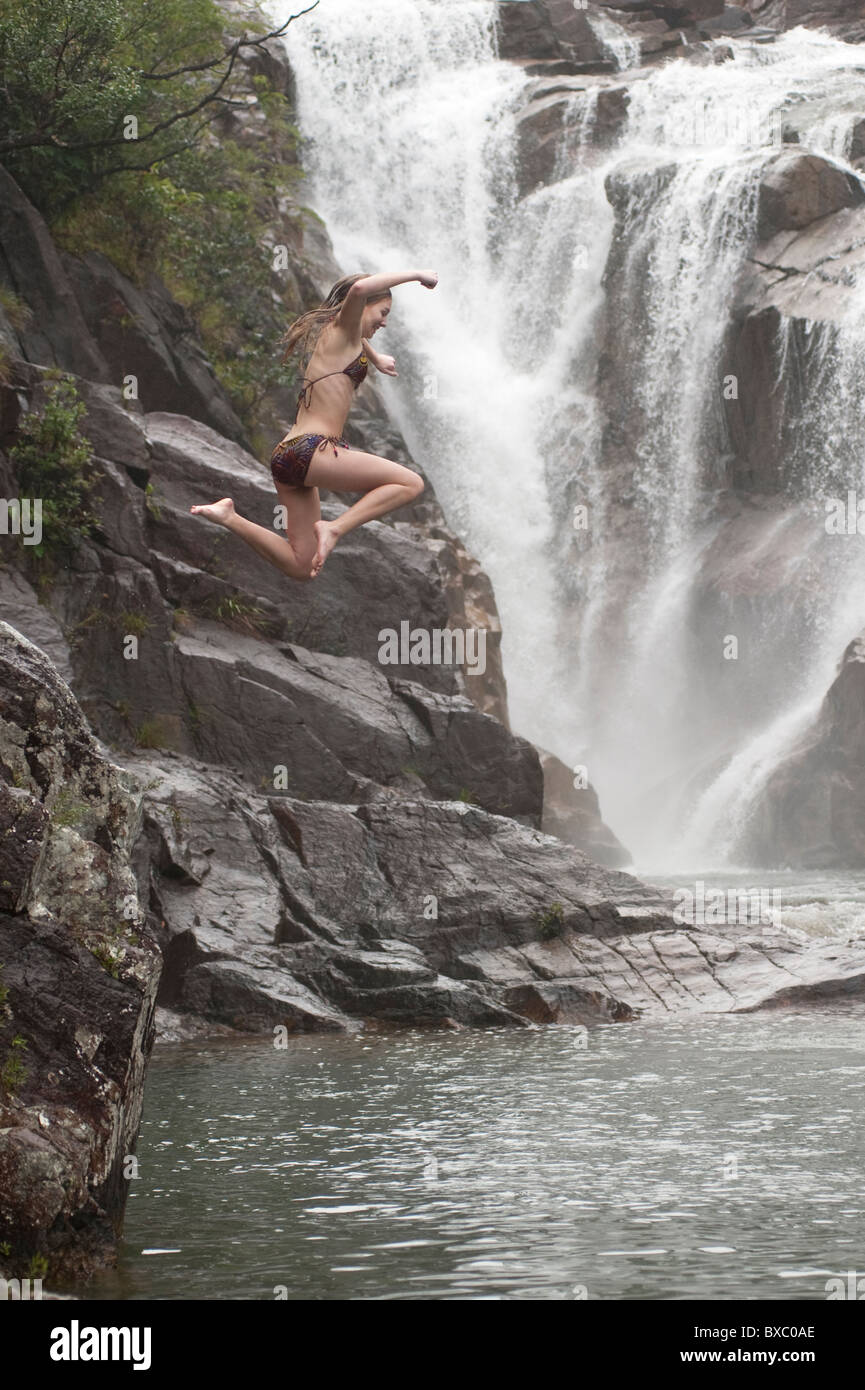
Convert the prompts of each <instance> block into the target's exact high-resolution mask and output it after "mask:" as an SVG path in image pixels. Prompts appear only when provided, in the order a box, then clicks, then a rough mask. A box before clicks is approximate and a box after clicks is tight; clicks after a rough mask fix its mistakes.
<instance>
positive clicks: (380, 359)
mask: <svg viewBox="0 0 865 1390" xmlns="http://www.w3.org/2000/svg"><path fill="white" fill-rule="evenodd" d="M360 341H361V342H362V343H363V350H364V352H365V353H366V355H367V357H368V358H369V360H370V362H371V363H372V365H373V366H374V367H375V369H376V371H377V372H382V373H383V374H384V375H385V376H396V371H395V370H394V368H395V363H394V360H393V358H392V357H387V356H385V355H383V354H382V353H380V352H376V350H375V348H374V347H373V345H372V343H371V342H370V341H369V339H368V338H361V340H360Z"/></svg>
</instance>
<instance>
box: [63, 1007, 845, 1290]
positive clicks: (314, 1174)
mask: <svg viewBox="0 0 865 1390" xmlns="http://www.w3.org/2000/svg"><path fill="white" fill-rule="evenodd" d="M863 1080H865V1004H846V1005H839V1006H836V1007H833V1008H827V1009H824V1010H820V1011H817V1010H809V1011H808V1012H807V1013H806V1012H802V1013H796V1012H784V1013H778V1012H767V1013H765V1014H752V1015H740V1016H713V1017H701V1018H697V1019H694V1020H691V1021H678V1022H674V1023H661V1024H653V1025H651V1026H650V1025H648V1024H645V1023H638V1024H627V1025H612V1026H608V1027H604V1028H601V1029H598V1030H596V1031H593V1032H591V1033H590V1034H588V1035H587V1036H586V1035H583V1034H582V1033H581V1032H580V1031H579V1030H577V1029H574V1028H569V1027H563V1026H555V1027H547V1028H545V1029H538V1030H530V1031H510V1030H494V1031H489V1032H475V1033H459V1034H453V1033H422V1032H412V1033H404V1034H399V1035H395V1036H387V1037H385V1036H378V1037H372V1036H362V1035H359V1036H356V1037H352V1038H344V1037H302V1038H298V1039H297V1040H296V1041H292V1042H291V1044H290V1046H289V1047H288V1049H287V1050H285V1051H277V1050H275V1049H274V1048H273V1046H272V1045H271V1044H270V1042H269V1041H268V1040H266V1039H253V1040H249V1041H243V1042H241V1043H237V1042H230V1043H226V1042H222V1041H220V1042H209V1043H206V1044H201V1043H198V1044H193V1043H187V1044H175V1045H171V1046H163V1047H162V1048H158V1049H157V1051H156V1053H155V1055H154V1059H153V1063H152V1066H151V1070H150V1075H149V1080H148V1085H147V1096H146V1105H145V1114H144V1122H143V1126H142V1133H141V1139H140V1142H139V1146H138V1157H139V1160H140V1165H141V1172H140V1177H139V1178H138V1179H137V1180H136V1181H134V1182H133V1183H132V1185H131V1196H130V1200H129V1204H128V1208H127V1221H126V1233H125V1240H124V1242H123V1245H122V1249H121V1258H120V1265H119V1268H118V1270H117V1271H116V1272H113V1273H111V1274H109V1275H106V1276H104V1277H102V1278H101V1280H100V1281H99V1282H98V1283H97V1284H95V1285H90V1286H89V1287H88V1289H87V1290H86V1291H83V1292H84V1294H85V1296H86V1297H96V1298H105V1297H110V1298H116V1297H123V1298H131V1299H149V1298H160V1299H163V1298H167V1299H187V1298H227V1299H273V1298H274V1297H275V1293H274V1290H275V1289H279V1288H280V1287H282V1288H284V1290H285V1291H286V1293H287V1296H288V1298H289V1299H344V1298H350V1299H515V1298H517V1299H574V1298H578V1297H582V1296H583V1295H582V1293H581V1290H582V1289H585V1291H586V1293H585V1296H587V1297H588V1298H589V1299H633V1298H637V1299H693V1298H705V1299H730V1298H750V1299H775V1298H782V1299H793V1300H804V1299H818V1300H822V1299H825V1297H826V1292H825V1282H826V1280H827V1278H829V1277H830V1276H831V1275H835V1274H839V1273H842V1274H846V1272H847V1271H848V1270H857V1271H859V1272H860V1273H863V1274H865V1190H863V1171H862V1167H863V1153H865V1143H863V1140H865V1116H863V1106H862V1086H863Z"/></svg>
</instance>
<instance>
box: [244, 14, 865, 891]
mask: <svg viewBox="0 0 865 1390" xmlns="http://www.w3.org/2000/svg"><path fill="white" fill-rule="evenodd" d="M271 8H272V9H273V10H274V11H275V12H276V13H277V14H279V15H280V16H281V15H282V13H283V8H284V7H282V4H281V0H279V2H278V3H277V0H272V4H271ZM286 12H287V11H286ZM495 20H496V5H495V3H494V0H412V3H410V4H408V3H405V0H367V3H364V4H362V5H361V4H358V3H357V0H321V4H320V5H319V6H318V8H317V9H316V10H315V11H314V12H313V13H312V14H310V15H307V16H304V17H303V18H302V19H301V20H298V21H297V23H296V24H295V25H293V26H292V28H291V30H290V33H289V37H288V50H289V55H290V58H291V62H292V65H293V67H294V70H295V73H296V76H297V87H298V105H299V120H300V125H301V129H302V131H303V134H304V136H305V139H306V149H305V159H306V163H307V167H308V170H309V185H308V198H309V201H310V202H311V204H312V205H313V206H314V207H315V208H316V209H317V210H318V211H319V212H320V213H321V214H322V216H323V217H324V218H325V221H326V223H327V226H328V229H329V231H330V233H331V236H332V238H333V242H334V246H335V250H336V254H337V257H338V259H339V261H340V262H341V264H342V265H343V266H344V268H345V269H346V270H351V269H355V268H356V267H367V268H371V269H377V268H380V267H382V266H387V267H391V266H393V267H395V268H401V267H406V268H408V267H413V266H418V265H421V266H422V265H432V266H434V267H436V268H437V269H438V270H439V272H440V275H441V281H440V285H439V288H438V289H437V290H436V291H435V292H434V293H432V294H430V293H428V292H427V291H425V290H423V289H421V288H419V287H418V286H416V285H413V286H408V287H403V288H401V289H399V290H397V292H396V296H395V306H394V312H393V314H392V317H391V322H390V323H389V325H388V335H387V336H388V338H389V339H390V341H391V346H392V348H393V349H394V350H395V353H396V356H397V358H398V362H399V366H400V373H401V375H400V379H399V380H398V381H396V382H394V381H387V382H385V383H384V388H383V389H384V391H385V394H386V397H387V400H388V402H389V404H390V406H391V408H392V410H393V414H394V416H395V418H396V420H397V421H398V423H399V424H400V426H401V428H402V430H403V432H404V434H405V436H406V438H407V439H408V442H409V444H410V447H411V448H412V451H413V453H414V455H415V457H416V458H417V459H418V461H419V462H420V463H421V464H422V465H423V467H424V469H425V470H426V471H427V472H428V473H429V475H430V477H431V478H432V480H433V483H434V485H435V488H436V491H437V492H438V494H439V496H440V497H441V499H442V503H443V505H444V507H445V511H446V513H447V515H448V517H449V519H450V521H451V524H452V525H453V526H454V527H455V529H456V530H457V531H459V532H460V533H462V534H463V535H464V536H465V538H466V539H467V541H468V544H469V545H470V547H471V548H472V550H473V551H474V552H475V553H476V554H477V555H478V556H479V557H480V559H481V561H482V563H483V564H484V566H485V568H486V569H487V570H488V572H489V573H490V575H491V578H492V580H493V584H494V588H495V593H496V598H497V601H498V605H499V609H500V611H501V614H502V619H503V629H504V636H503V657H504V663H505V674H506V676H507V680H508V687H509V700H510V708H511V715H512V722H513V725H514V728H515V729H516V730H517V731H519V732H520V733H522V734H525V735H526V736H527V737H529V738H531V739H532V740H533V741H535V742H536V743H538V744H540V745H541V746H544V747H547V748H550V749H552V750H553V751H554V752H556V753H558V754H559V756H560V757H561V758H562V759H563V760H564V761H566V762H567V763H568V764H570V765H573V764H574V763H576V762H587V763H588V766H589V773H590V776H591V778H592V780H593V782H594V784H595V786H596V787H597V789H598V791H599V794H600V797H601V805H602V809H603V811H604V814H605V817H606V819H607V821H608V822H609V823H610V824H611V825H612V827H613V829H614V830H615V831H616V832H617V833H618V834H619V835H620V836H621V837H622V839H623V840H624V841H625V843H626V844H627V845H628V846H629V847H630V848H631V850H632V851H633V852H634V853H635V856H636V858H637V859H638V861H639V862H641V863H652V864H653V865H655V866H656V867H658V868H669V867H670V866H673V867H675V868H681V867H682V866H683V865H687V864H689V863H696V862H704V861H705V860H706V859H707V857H710V858H712V859H713V860H714V862H723V861H724V860H725V859H726V858H729V857H732V858H733V859H735V858H736V857H738V858H742V857H743V846H742V845H741V844H737V843H736V833H735V832H736V826H737V824H738V822H739V820H740V819H741V811H742V807H743V804H744V803H746V802H748V801H753V800H754V799H755V798H756V797H758V796H759V793H760V789H761V787H762V786H763V784H764V782H765V779H766V777H767V776H768V774H769V773H770V772H771V771H772V768H773V767H775V766H776V765H777V763H778V761H779V760H780V759H781V758H782V757H783V755H784V753H785V751H786V750H787V749H788V747H789V746H790V742H791V740H792V739H793V738H794V737H795V736H796V734H797V733H799V732H800V731H801V730H802V729H803V728H805V727H807V725H808V723H809V722H810V721H811V720H812V719H813V717H814V715H815V713H816V710H817V708H818V705H819V700H820V698H821V697H822V695H823V694H824V693H825V691H826V689H827V687H828V685H829V684H830V682H831V680H832V679H833V676H834V674H835V669H836V665H837V662H838V659H839V657H840V655H841V652H842V651H843V649H844V647H845V645H846V643H847V642H848V641H849V640H850V638H851V637H852V636H854V635H855V634H856V632H857V631H858V630H859V629H860V628H861V626H862V622H863V605H862V601H861V598H860V595H861V593H862V592H863V588H865V551H863V550H862V547H861V546H859V545H857V546H855V547H854V546H852V545H851V546H844V545H843V544H842V543H838V544H836V545H834V547H833V546H832V545H831V544H830V545H829V547H828V548H827V545H826V543H825V542H826V537H825V535H823V534H822V532H820V531H819V527H815V542H814V545H813V546H812V547H805V552H806V553H803V554H802V556H801V559H800V561H799V563H798V569H797V570H796V572H795V573H794V574H793V575H792V576H791V580H792V581H795V588H794V590H792V591H791V594H792V593H795V599H794V598H792V597H791V601H790V602H789V603H788V604H787V605H786V607H785V606H784V605H783V604H779V603H778V602H777V600H774V601H772V600H770V601H769V604H768V606H767V607H766V608H765V609H761V608H760V606H759V604H755V605H754V608H753V612H751V613H749V614H745V616H744V618H743V613H742V608H741V605H740V606H739V608H738V609H736V611H735V612H731V613H730V614H729V616H726V615H723V620H724V621H725V622H729V623H735V624H736V625H735V626H726V627H723V628H722V631H733V632H739V633H740V636H741V640H742V642H743V647H744V650H745V651H751V652H756V653H759V655H758V656H756V657H755V658H754V659H751V660H747V659H745V660H742V661H740V662H739V663H737V666H736V668H735V669H733V668H732V664H731V663H726V666H727V667H729V668H730V669H725V670H724V672H723V674H722V675H721V676H719V675H717V674H716V675H715V676H714V677H713V676H712V674H711V670H710V672H709V674H707V672H706V669H705V668H706V664H707V662H706V651H707V648H706V643H707V641H709V640H710V637H709V638H707V637H706V635H705V634H703V633H700V632H699V631H698V630H695V629H699V624H700V619H699V602H700V591H699V574H700V566H701V560H702V556H703V554H704V553H705V550H706V548H707V546H708V545H709V544H710V543H711V542H712V540H713V538H714V536H715V534H716V532H717V527H718V522H717V519H714V513H713V510H712V497H713V495H714V490H715V489H716V487H717V479H718V477H719V476H720V473H721V471H722V467H723V451H724V447H725V441H724V440H723V439H721V438H720V437H719V430H718V420H717V402H716V401H715V399H714V395H715V390H716V385H717V382H718V379H719V353H720V350H721V344H722V341H723V337H724V328H725V324H726V322H727V319H728V315H729V308H730V303H731V296H732V292H733V284H734V281H735V279H736V275H737V272H738V270H739V269H740V268H741V266H742V265H743V263H744V261H745V259H746V257H747V255H748V253H749V250H750V248H751V246H752V244H753V240H754V235H755V211H756V190H757V185H758V181H759V177H760V171H761V169H762V167H763V165H764V164H765V161H766V159H767V158H770V157H772V156H774V155H775V154H777V152H778V148H779V140H780V138H781V134H782V131H783V128H784V127H785V126H787V127H791V128H795V129H796V130H797V131H798V133H799V139H800V145H799V148H800V149H801V150H809V151H816V152H819V153H821V154H823V155H824V156H825V157H827V158H831V159H833V160H836V161H838V162H840V163H841V164H842V165H844V161H845V160H846V157H847V154H848V152H849V149H850V140H851V134H852V130H853V126H854V122H855V121H856V119H857V118H859V116H860V115H861V111H862V109H863V102H865V61H863V60H865V49H863V47H861V46H859V47H857V46H856V45H850V44H845V43H842V42H840V41H836V40H833V39H831V38H828V37H827V36H826V35H823V34H820V33H815V32H813V31H807V30H804V29H798V30H794V31H792V32H790V33H788V34H786V35H783V36H781V37H780V38H779V39H778V40H777V41H776V42H774V43H761V42H757V41H748V40H744V39H740V40H737V41H736V43H735V45H734V52H735V57H734V58H733V59H732V60H728V61H724V62H718V63H714V62H709V63H707V64H702V65H700V64H696V63H693V62H690V63H689V62H684V61H673V62H667V63H665V64H663V65H661V66H657V67H653V68H651V69H636V68H635V66H634V64H635V63H636V62H637V61H638V55H637V54H636V52H635V50H634V46H633V41H632V40H631V39H629V38H628V35H627V32H626V31H624V30H622V28H621V26H619V25H617V24H616V23H615V22H614V21H612V20H610V19H609V18H608V17H607V16H603V15H600V16H592V20H591V22H592V24H593V26H594V27H595V30H596V32H597V33H598V36H599V38H600V39H601V41H602V42H603V43H604V45H605V46H606V49H607V51H608V52H609V53H610V54H611V55H612V56H613V57H614V59H615V61H616V63H617V65H618V67H619V69H620V70H621V76H620V78H618V79H617V80H619V81H622V82H627V84H628V91H629V95H630V105H629V108H628V113H627V119H626V121H625V122H624V124H623V126H622V129H621V131H620V133H619V135H618V138H617V140H616V141H615V143H614V144H613V146H612V148H611V147H609V145H608V146H607V147H604V148H598V147H597V146H596V144H595V143H594V130H595V124H596V118H597V103H598V92H597V86H596V85H595V86H594V87H593V86H592V84H591V82H589V88H588V90H587V91H585V92H577V93H575V94H574V95H573V96H572V97H571V98H570V99H569V100H570V110H569V112H568V115H567V119H566V121H565V123H564V135H563V138H562V143H561V147H560V150H559V164H558V174H559V177H558V180H557V181H556V182H554V183H553V184H551V185H550V186H548V187H542V188H538V189H536V190H535V191H533V192H531V193H530V194H529V195H528V196H526V197H523V198H520V197H519V196H518V185H517V177H516V169H515V157H516V156H515V151H516V148H517V144H516V142H517V119H518V115H519V112H520V109H521V106H522V105H523V104H524V100H525V95H526V92H527V90H528V79H526V77H525V75H524V73H523V72H522V70H521V69H520V68H519V66H518V65H515V64H511V63H506V62H503V61H500V60H499V59H498V58H497V56H496V38H495ZM718 46H719V47H720V48H726V41H719V44H718ZM788 148H789V146H788ZM664 167H666V168H667V169H668V171H671V174H670V176H669V177H667V176H665V179H664V180H662V183H661V185H655V184H651V185H648V186H647V185H645V183H643V184H641V183H640V180H639V177H638V176H639V174H640V173H641V171H642V172H645V171H646V170H647V169H661V168H664ZM844 167H848V166H846V165H845V166H844ZM614 170H619V171H620V172H621V171H622V170H625V171H626V172H625V175H624V176H625V177H626V178H628V179H630V180H631V187H632V197H631V198H630V201H629V206H628V212H627V227H626V235H625V239H626V243H627V245H626V254H625V258H624V262H623V265H622V267H621V270H620V272H619V275H618V276H617V283H616V293H617V294H618V295H619V300H618V303H619V305H620V314H621V317H620V319H619V320H618V321H619V322H620V325H621V330H622V334H623V335H624V339H625V341H627V342H628V343H629V349H628V350H629V352H630V354H631V357H630V359H629V362H628V376H627V380H626V381H624V382H623V383H622V389H623V390H626V391H627V392H628V393H630V394H632V396H633V398H634V400H635V402H637V403H638V404H639V407H640V409H641V411H642V418H644V419H645V420H646V422H647V424H646V428H645V430H644V431H643V433H642V436H641V438H640V440H639V442H638V445H637V447H636V452H635V456H634V458H633V461H632V476H631V483H632V492H633V495H632V497H631V499H630V503H629V505H630V506H632V507H633V508H634V509H635V510H634V513H633V515H634V516H635V517H636V518H637V519H638V521H639V530H640V533H641V535H642V536H643V537H644V540H645V542H646V545H647V553H646V557H645V566H644V570H643V580H644V582H643V583H642V585H638V586H635V587H634V589H633V592H631V593H630V594H629V595H628V596H627V597H626V598H625V599H624V600H623V597H622V595H621V593H619V592H617V591H616V587H615V585H614V584H612V583H611V579H610V577H611V575H612V574H614V572H615V567H616V558H617V553H619V554H620V553H621V548H622V547H623V546H625V547H627V546H628V545H629V544H632V543H634V542H633V540H632V539H629V537H628V533H627V532H625V533H624V534H623V530H622V524H621V515H620V499H619V497H618V496H617V495H616V494H615V493H611V489H610V485H609V479H608V477H607V475H606V472H605V463H604V454H603V449H602V425H603V420H602V418H601V417H602V412H601V411H600V410H599V406H598V401H597V399H596V395H595V374H596V369H597V365H598V343H599V338H598V325H599V322H600V315H601V314H602V311H603V308H604V303H605V297H606V291H605V289H604V287H603V280H602V277H603V273H604V268H605V265H606V264H607V257H608V252H609V249H610V238H611V232H612V227H613V217H612V209H611V207H610V204H609V202H608V200H607V196H606V193H605V189H604V180H605V178H606V177H607V175H608V174H610V173H611V171H614ZM628 171H630V172H628ZM858 294H859V289H857V287H856V286H855V285H851V290H850V297H851V315H850V319H849V322H848V323H847V324H843V325H837V326H836V325H828V326H823V325H817V326H815V328H814V332H813V337H812V342H811V347H810V351H809V363H808V371H807V372H806V373H805V374H804V376H803V379H802V382H801V395H802V399H801V402H800V405H799V412H798V413H799V418H798V419H797V420H796V421H795V422H793V423H794V424H795V428H793V429H792V430H791V439H792V441H793V442H792V443H791V449H790V458H789V462H788V465H787V473H788V475H789V476H788V478H786V479H785V483H784V485H785V487H786V488H787V489H788V491H789V493H790V495H791V497H793V498H798V499H800V500H801V499H804V500H805V501H808V500H810V502H811V503H812V504H818V503H819V502H820V500H821V498H822V496H823V494H824V493H825V492H826V490H827V488H829V489H831V490H833V492H835V493H839V492H840V494H841V495H844V494H845V492H846V489H847V487H854V488H855V487H857V486H858V487H860V490H865V481H863V478H862V462H861V460H862V458H863V457H865V419H863V417H862V414H861V410H860V408H859V404H858V403H859V401H860V400H861V398H862V390H863V387H865V367H863V362H865V354H863V351H862V349H863V346H865V343H863V333H865V330H863V329H862V327H861V323H862V322H863V317H865V316H863V315H862V314H860V313H858V311H857V309H856V305H857V303H858V299H857V295H858ZM863 307H865V306H863ZM638 324H639V325H641V328H640V330H639V331H638V330H637V325H638ZM642 326H644V328H645V331H643V327H642ZM782 331H783V330H782ZM576 503H580V504H585V505H586V506H587V507H588V509H589V513H590V515H591V516H592V517H593V518H594V519H595V520H594V527H593V534H592V536H591V543H590V544H589V543H587V544H585V545H580V544H579V543H578V542H577V538H575V534H574V528H573V525H572V515H571V514H572V511H573V507H574V505H575V504H576ZM781 524H782V523H780V522H775V521H774V520H772V521H771V523H769V522H767V526H768V527H770V529H771V526H773V525H781ZM768 540H769V536H768V533H767V544H768ZM809 567H810V568H809ZM812 572H813V573H814V574H815V576H816V579H815V582H814V583H811V581H810V575H811V574H812ZM619 610H621V611H619ZM743 623H744V627H745V630H744V631H743V630H742V627H743ZM710 665H711V664H710ZM539 691H543V699H539V698H538V692H539ZM695 802H696V803H697V805H696V809H695ZM744 850H745V857H747V846H745V847H744Z"/></svg>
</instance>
